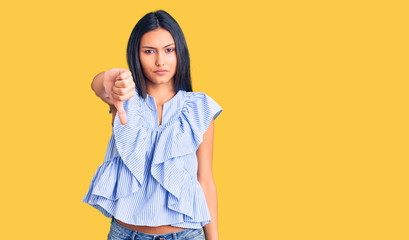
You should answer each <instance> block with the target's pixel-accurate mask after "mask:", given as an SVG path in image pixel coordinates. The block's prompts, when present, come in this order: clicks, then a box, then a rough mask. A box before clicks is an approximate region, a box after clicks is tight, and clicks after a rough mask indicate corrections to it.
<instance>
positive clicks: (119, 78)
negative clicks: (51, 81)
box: [103, 68, 136, 125]
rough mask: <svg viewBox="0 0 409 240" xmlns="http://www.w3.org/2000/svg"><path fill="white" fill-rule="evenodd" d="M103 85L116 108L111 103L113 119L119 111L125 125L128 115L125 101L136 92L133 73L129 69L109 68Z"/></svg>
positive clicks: (105, 73) (120, 118)
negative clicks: (124, 104)
mask: <svg viewBox="0 0 409 240" xmlns="http://www.w3.org/2000/svg"><path fill="white" fill-rule="evenodd" d="M103 85H104V88H105V92H106V93H107V95H108V98H109V99H110V102H112V104H113V105H114V107H115V109H112V105H111V109H112V114H113V119H115V114H116V113H117V114H118V117H119V120H120V121H121V124H122V125H125V124H126V122H127V116H126V112H125V109H124V106H123V102H124V101H125V100H128V99H130V98H131V97H133V96H134V95H135V94H136V92H135V83H134V81H133V78H132V73H131V72H130V71H129V70H127V69H121V68H112V69H110V70H107V71H105V72H104V81H103Z"/></svg>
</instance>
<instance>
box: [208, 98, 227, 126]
mask: <svg viewBox="0 0 409 240" xmlns="http://www.w3.org/2000/svg"><path fill="white" fill-rule="evenodd" d="M204 100H205V104H204V106H205V107H206V106H207V109H205V111H204V113H207V114H209V115H210V117H211V118H213V119H215V120H216V118H217V117H218V116H219V115H220V113H221V112H222V111H223V109H222V107H220V105H219V104H218V103H217V102H216V101H215V100H213V98H211V97H210V96H208V95H206V94H205V99H204ZM210 120H212V119H210ZM209 124H210V122H209Z"/></svg>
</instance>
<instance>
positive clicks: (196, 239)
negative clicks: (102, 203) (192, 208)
mask: <svg viewBox="0 0 409 240" xmlns="http://www.w3.org/2000/svg"><path fill="white" fill-rule="evenodd" d="M204 239H205V238H204V232H203V229H202V228H199V229H192V228H186V229H184V230H181V231H177V232H170V233H162V234H149V233H143V232H139V231H135V230H133V229H130V228H127V227H125V226H122V225H121V224H119V223H118V222H117V221H115V219H114V217H112V218H111V228H110V230H109V233H108V240H204Z"/></svg>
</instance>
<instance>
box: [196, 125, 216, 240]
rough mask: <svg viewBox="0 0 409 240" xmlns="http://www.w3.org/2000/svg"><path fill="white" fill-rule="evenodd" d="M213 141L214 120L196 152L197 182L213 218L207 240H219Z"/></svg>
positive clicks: (205, 227) (207, 228) (205, 228)
mask: <svg viewBox="0 0 409 240" xmlns="http://www.w3.org/2000/svg"><path fill="white" fill-rule="evenodd" d="M213 139H214V119H212V121H211V122H210V126H209V128H208V129H207V130H206V132H205V134H204V135H203V142H202V143H201V144H200V145H199V148H198V149H197V152H196V155H197V160H198V171H197V180H198V181H199V183H200V185H201V186H202V189H203V192H204V194H205V197H206V202H207V205H208V207H209V211H210V217H211V222H210V223H208V224H206V225H205V226H204V233H205V237H206V240H219V233H218V225H217V224H218V223H217V194H216V184H215V182H214V179H213V173H212V160H213Z"/></svg>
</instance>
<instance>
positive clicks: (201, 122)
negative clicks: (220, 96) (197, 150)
mask: <svg viewBox="0 0 409 240" xmlns="http://www.w3.org/2000/svg"><path fill="white" fill-rule="evenodd" d="M222 111H223V109H222V107H221V106H220V105H219V104H218V103H217V102H216V101H215V100H214V99H213V98H211V97H210V96H208V95H207V94H205V93H202V92H189V94H188V95H187V97H186V102H185V105H184V107H183V109H182V115H183V117H184V120H186V121H187V122H188V123H189V125H190V127H191V129H192V131H193V133H194V136H195V138H197V140H198V144H200V143H201V142H202V141H203V135H204V133H205V132H206V131H207V129H208V128H209V126H210V123H211V121H212V119H216V118H218V117H219V115H220V113H221V112H222Z"/></svg>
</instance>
